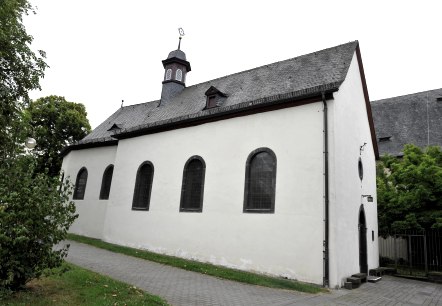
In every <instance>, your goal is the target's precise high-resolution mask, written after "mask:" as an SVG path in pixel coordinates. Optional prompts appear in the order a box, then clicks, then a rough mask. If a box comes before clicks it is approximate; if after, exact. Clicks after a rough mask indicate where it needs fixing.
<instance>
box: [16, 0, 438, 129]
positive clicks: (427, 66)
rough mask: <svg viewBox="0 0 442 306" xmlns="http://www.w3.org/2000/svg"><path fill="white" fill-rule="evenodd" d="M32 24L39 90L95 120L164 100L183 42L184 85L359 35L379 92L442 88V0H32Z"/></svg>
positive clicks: (372, 91) (373, 93)
mask: <svg viewBox="0 0 442 306" xmlns="http://www.w3.org/2000/svg"><path fill="white" fill-rule="evenodd" d="M30 1H31V3H32V4H33V5H35V6H37V8H38V9H37V14H36V15H31V16H28V17H27V18H26V19H25V25H26V27H27V31H28V33H29V34H31V35H33V36H34V43H33V48H34V49H35V50H37V49H42V50H44V51H46V53H47V63H48V64H49V66H50V68H48V69H47V71H46V76H45V78H44V79H43V80H42V81H41V85H42V91H36V92H33V93H32V94H31V97H32V98H33V99H36V98H39V97H42V96H47V95H52V94H53V95H60V96H64V97H65V98H66V99H67V100H68V101H73V102H80V103H83V104H84V105H86V110H87V112H88V118H89V121H90V123H91V125H92V127H96V126H97V125H98V124H100V123H101V122H102V121H104V120H105V119H106V118H107V117H108V116H109V115H111V114H112V113H114V112H115V111H116V110H117V109H118V108H119V107H120V104H121V100H123V99H124V105H130V104H137V103H143V102H148V101H152V100H157V99H159V98H160V95H161V86H162V84H161V82H162V80H163V74H164V70H163V66H162V63H161V60H163V59H165V58H166V57H167V55H168V53H169V52H170V51H172V50H175V49H176V48H177V45H178V36H179V35H178V28H179V27H182V28H183V29H184V31H185V36H184V38H183V41H182V45H181V49H182V50H183V51H184V52H185V53H186V55H187V60H188V61H189V62H190V64H191V66H192V71H191V72H190V73H189V74H188V75H187V80H186V85H187V86H189V85H193V84H198V83H201V82H204V81H208V80H211V79H214V78H217V77H222V76H225V75H228V74H232V73H236V72H240V71H243V70H247V69H251V68H255V67H258V66H262V65H265V64H270V63H273V62H276V61H280V60H285V59H288V58H292V57H296V56H299V55H303V54H306V53H310V52H314V51H318V50H321V49H325V48H328V47H333V46H335V45H339V44H343V43H346V42H349V41H353V40H359V43H360V48H361V53H362V60H363V64H364V69H365V74H366V79H367V85H368V91H369V95H370V99H371V100H377V99H382V98H388V97H393V96H398V95H404V94H409V93H414V92H419V91H425V90H430V89H436V88H441V87H442V76H441V71H442V56H441V54H442V31H441V29H442V23H441V11H442V10H441V9H442V1H440V0H438V1H436V0H434V1H433V0H428V1H404V0H402V1H393V0H390V1H385V0H384V1H378V0H371V1H364V2H362V1H354V0H353V1H339V0H333V1H330V0H324V1H311V0H310V1H306V0H305V1H295V0H291V1H278V0H272V1H270V0H267V1H257V0H255V1H240V0H235V1H230V0H223V1H175V0H173V1H172V0H168V1H165V0H163V1H147V0H144V1H142V0H138V1H136V0H126V1H121V0H120V1H116V0H115V1H114V0H106V1H105V0H87V1H86V0H75V1H74V0H57V1H54V0H30Z"/></svg>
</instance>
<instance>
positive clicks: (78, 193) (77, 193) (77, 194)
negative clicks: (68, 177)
mask: <svg viewBox="0 0 442 306" xmlns="http://www.w3.org/2000/svg"><path fill="white" fill-rule="evenodd" d="M84 173H86V178H84V183H83V182H80V180H81V179H82V178H81V177H80V176H81V175H83V174H84ZM88 175H89V173H88V171H87V168H86V167H81V169H80V170H79V171H78V173H77V178H76V179H75V188H74V194H73V195H72V199H73V200H84V195H85V194H86V187H87V178H88ZM80 183H81V185H80ZM80 187H81V189H80Z"/></svg>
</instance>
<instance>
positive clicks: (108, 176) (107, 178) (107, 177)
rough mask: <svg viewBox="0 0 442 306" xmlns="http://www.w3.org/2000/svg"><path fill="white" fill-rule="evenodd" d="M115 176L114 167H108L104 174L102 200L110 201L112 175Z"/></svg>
mask: <svg viewBox="0 0 442 306" xmlns="http://www.w3.org/2000/svg"><path fill="white" fill-rule="evenodd" d="M113 174H114V165H109V166H107V168H106V170H104V172H103V179H102V180H101V189H100V200H107V199H109V192H110V188H111V184H112V175H113Z"/></svg>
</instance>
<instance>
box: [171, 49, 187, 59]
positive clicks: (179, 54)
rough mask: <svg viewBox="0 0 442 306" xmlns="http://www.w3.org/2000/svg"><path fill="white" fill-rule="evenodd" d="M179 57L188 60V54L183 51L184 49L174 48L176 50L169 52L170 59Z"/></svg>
mask: <svg viewBox="0 0 442 306" xmlns="http://www.w3.org/2000/svg"><path fill="white" fill-rule="evenodd" d="M174 57H175V58H178V59H181V60H184V61H185V60H186V54H185V53H184V52H183V51H181V50H174V51H172V52H170V53H169V56H168V57H167V59H169V58H174Z"/></svg>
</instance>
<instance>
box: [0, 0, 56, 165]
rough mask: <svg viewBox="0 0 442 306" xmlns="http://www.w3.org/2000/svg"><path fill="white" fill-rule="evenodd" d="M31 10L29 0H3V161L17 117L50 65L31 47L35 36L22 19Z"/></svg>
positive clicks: (0, 20)
mask: <svg viewBox="0 0 442 306" xmlns="http://www.w3.org/2000/svg"><path fill="white" fill-rule="evenodd" d="M29 12H34V11H33V8H32V6H31V5H30V3H29V2H28V1H27V0H2V1H0V161H1V160H2V159H4V158H6V157H7V156H9V155H11V154H13V151H14V149H15V142H14V141H16V138H17V137H18V136H17V135H16V133H15V131H16V126H17V125H16V123H17V117H19V116H20V112H21V109H22V108H23V106H24V105H26V104H27V103H28V102H29V96H28V92H29V91H30V90H33V89H39V88H40V85H39V80H40V78H42V77H43V76H44V70H45V68H46V67H47V65H46V63H45V62H44V58H45V53H44V52H43V51H38V53H39V55H36V54H35V53H34V52H33V51H32V50H31V48H30V45H31V42H32V40H33V38H32V36H31V35H29V34H27V33H26V29H25V27H24V25H23V20H22V18H23V15H25V14H28V13H29Z"/></svg>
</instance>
